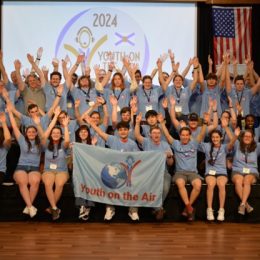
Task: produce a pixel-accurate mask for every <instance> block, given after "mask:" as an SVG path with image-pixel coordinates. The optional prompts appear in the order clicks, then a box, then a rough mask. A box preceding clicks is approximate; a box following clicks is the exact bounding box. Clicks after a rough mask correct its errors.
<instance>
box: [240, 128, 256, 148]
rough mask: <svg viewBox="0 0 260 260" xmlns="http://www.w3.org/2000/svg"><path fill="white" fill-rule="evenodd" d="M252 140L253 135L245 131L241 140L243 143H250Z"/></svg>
mask: <svg viewBox="0 0 260 260" xmlns="http://www.w3.org/2000/svg"><path fill="white" fill-rule="evenodd" d="M253 140H254V136H253V134H252V133H251V132H250V131H245V133H244V135H243V138H242V141H243V143H244V144H245V145H250V144H251V143H252V142H253Z"/></svg>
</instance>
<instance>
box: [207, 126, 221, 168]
mask: <svg viewBox="0 0 260 260" xmlns="http://www.w3.org/2000/svg"><path fill="white" fill-rule="evenodd" d="M213 134H218V135H219V136H220V138H222V137H223V136H222V133H221V131H219V130H217V129H215V130H213V131H212V132H211V133H210V151H209V156H210V159H209V160H208V163H209V164H210V165H212V166H213V165H214V163H215V162H214V160H213V149H214V144H213V142H212V135H213ZM221 143H222V142H220V147H221ZM219 149H220V148H219Z"/></svg>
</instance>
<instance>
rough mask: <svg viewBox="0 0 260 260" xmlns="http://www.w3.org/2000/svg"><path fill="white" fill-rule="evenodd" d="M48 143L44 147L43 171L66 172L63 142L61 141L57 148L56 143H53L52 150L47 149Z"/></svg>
mask: <svg viewBox="0 0 260 260" xmlns="http://www.w3.org/2000/svg"><path fill="white" fill-rule="evenodd" d="M48 144H49V142H47V144H46V148H45V160H44V171H45V172H51V171H54V172H68V167H67V161H66V155H67V149H66V148H65V147H64V143H63V142H62V143H61V148H60V149H58V145H54V150H53V151H50V150H49V149H48Z"/></svg>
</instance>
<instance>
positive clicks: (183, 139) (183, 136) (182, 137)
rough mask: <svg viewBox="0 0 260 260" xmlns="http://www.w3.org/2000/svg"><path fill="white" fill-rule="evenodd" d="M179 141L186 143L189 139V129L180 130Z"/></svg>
mask: <svg viewBox="0 0 260 260" xmlns="http://www.w3.org/2000/svg"><path fill="white" fill-rule="evenodd" d="M180 141H181V143H182V144H188V143H189V141H190V131H189V130H182V131H181V132H180Z"/></svg>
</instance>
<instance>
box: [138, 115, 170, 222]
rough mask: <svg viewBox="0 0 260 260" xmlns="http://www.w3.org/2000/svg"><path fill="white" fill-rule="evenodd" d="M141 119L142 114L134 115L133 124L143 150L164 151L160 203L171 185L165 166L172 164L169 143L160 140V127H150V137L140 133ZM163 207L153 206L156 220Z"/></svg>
mask: <svg viewBox="0 0 260 260" xmlns="http://www.w3.org/2000/svg"><path fill="white" fill-rule="evenodd" d="M141 121H142V114H141V113H139V115H138V116H137V117H136V125H135V137H136V140H137V142H138V143H139V144H140V145H141V146H142V148H143V150H144V151H160V152H163V153H165V156H166V165H165V170H164V172H162V173H158V174H163V176H164V177H163V192H162V203H163V202H164V200H165V199H166V197H167V194H168V192H169V189H170V185H171V175H170V174H169V172H168V169H167V167H170V166H172V165H173V162H174V160H173V153H172V150H171V148H170V146H169V144H168V143H167V142H165V141H162V140H161V128H160V127H159V126H154V127H151V128H150V137H149V138H145V137H143V136H142V135H141V133H140V123H141ZM164 213H165V212H164V209H163V206H161V207H159V208H154V214H155V217H156V219H157V220H162V219H163V217H164Z"/></svg>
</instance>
